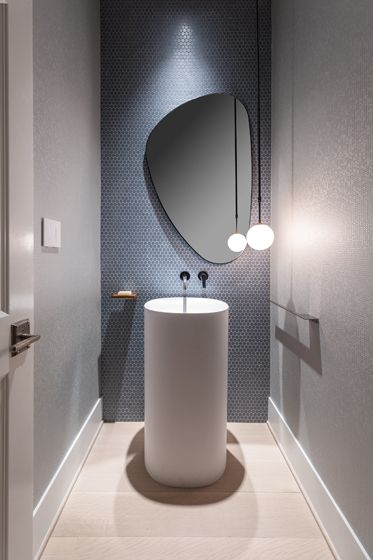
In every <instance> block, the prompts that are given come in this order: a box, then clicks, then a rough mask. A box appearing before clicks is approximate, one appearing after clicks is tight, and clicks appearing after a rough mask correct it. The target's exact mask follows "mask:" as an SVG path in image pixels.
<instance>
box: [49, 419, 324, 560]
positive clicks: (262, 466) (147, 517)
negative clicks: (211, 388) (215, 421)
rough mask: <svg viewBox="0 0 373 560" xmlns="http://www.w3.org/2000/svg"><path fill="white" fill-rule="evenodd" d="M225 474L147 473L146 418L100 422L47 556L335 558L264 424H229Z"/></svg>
mask: <svg viewBox="0 0 373 560" xmlns="http://www.w3.org/2000/svg"><path fill="white" fill-rule="evenodd" d="M227 439H228V455H227V458H228V464H227V470H226V473H225V475H224V476H223V478H222V479H221V480H219V481H218V482H216V483H215V484H213V485H212V486H209V487H207V488H203V489H198V490H180V489H170V488H167V487H164V486H161V485H160V484H157V483H156V482H153V481H152V480H151V479H150V477H149V476H148V475H147V473H146V471H145V468H144V461H143V444H144V436H143V425H142V424H141V423H137V422H131V423H116V424H105V425H104V426H103V428H102V430H101V432H100V434H99V436H98V438H97V440H96V442H95V444H94V446H93V448H92V450H91V453H90V455H89V457H88V459H87V461H86V463H85V465H84V467H83V470H82V471H81V473H80V476H79V478H78V480H77V482H76V484H75V486H74V489H73V491H72V493H71V495H70V497H69V499H68V501H67V503H66V505H65V508H64V510H63V511H62V514H61V516H60V518H59V520H58V522H57V524H56V527H55V529H54V531H53V534H52V537H51V538H50V540H49V543H48V545H47V547H46V549H45V551H44V555H43V557H42V559H43V560H264V559H266V560H267V559H268V560H332V558H333V556H332V554H331V552H330V550H329V548H328V546H327V544H326V542H325V540H324V538H323V535H322V533H321V532H320V529H319V527H318V525H317V524H316V522H315V519H314V518H313V516H312V514H311V512H310V510H309V508H308V506H307V503H306V501H305V499H304V497H303V495H302V494H301V492H300V490H299V488H298V486H297V484H296V482H295V480H294V478H293V476H292V474H291V472H290V470H289V468H288V466H287V464H286V462H285V461H284V459H283V457H282V455H281V453H280V451H279V449H278V447H277V445H276V443H275V441H274V439H273V437H272V435H271V433H270V431H269V429H268V428H267V426H266V424H229V426H228V438H227Z"/></svg>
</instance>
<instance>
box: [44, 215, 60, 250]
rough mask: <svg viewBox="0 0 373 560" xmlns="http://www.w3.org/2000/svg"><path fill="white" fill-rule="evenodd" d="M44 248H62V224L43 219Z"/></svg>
mask: <svg viewBox="0 0 373 560" xmlns="http://www.w3.org/2000/svg"><path fill="white" fill-rule="evenodd" d="M42 244H43V247H57V248H58V247H61V222H58V221H57V220H51V219H50V218H43V241H42Z"/></svg>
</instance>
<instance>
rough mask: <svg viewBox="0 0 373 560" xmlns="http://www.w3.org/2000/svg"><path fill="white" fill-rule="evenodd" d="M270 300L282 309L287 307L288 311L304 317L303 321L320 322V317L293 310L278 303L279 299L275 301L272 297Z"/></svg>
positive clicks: (301, 317)
mask: <svg viewBox="0 0 373 560" xmlns="http://www.w3.org/2000/svg"><path fill="white" fill-rule="evenodd" d="M269 301H270V303H273V305H277V307H281V309H285V311H287V312H288V313H291V314H292V315H295V316H296V317H299V318H300V319H303V321H311V322H312V323H318V322H319V320H318V318H317V317H314V316H313V315H308V313H297V312H296V311H293V310H292V309H289V308H288V307H285V306H284V305H281V304H280V303H277V301H273V300H272V299H270V300H269Z"/></svg>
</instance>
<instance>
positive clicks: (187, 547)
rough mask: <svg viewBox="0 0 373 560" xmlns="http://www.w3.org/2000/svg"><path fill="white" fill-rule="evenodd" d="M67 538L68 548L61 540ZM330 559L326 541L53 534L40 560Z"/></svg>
mask: <svg viewBox="0 0 373 560" xmlns="http://www.w3.org/2000/svg"><path fill="white" fill-rule="evenodd" d="M66 540H70V541H71V545H70V548H69V549H67V547H66V543H64V542H63V541H66ZM102 558H105V559H106V560H176V559H177V560H227V559H229V560H300V559H301V560H332V558H333V556H332V555H331V553H330V551H329V549H328V547H327V545H326V543H325V541H324V540H323V539H322V538H318V539H270V538H269V539H268V538H267V539H258V538H252V539H247V538H118V537H114V538H77V539H66V538H59V537H53V538H52V539H51V541H50V543H49V545H48V547H47V549H46V551H45V554H44V556H43V558H42V560H102Z"/></svg>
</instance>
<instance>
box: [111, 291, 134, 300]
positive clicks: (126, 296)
mask: <svg viewBox="0 0 373 560" xmlns="http://www.w3.org/2000/svg"><path fill="white" fill-rule="evenodd" d="M111 297H112V299H137V292H133V291H130V290H128V292H125V291H119V292H114V293H113V294H111Z"/></svg>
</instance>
